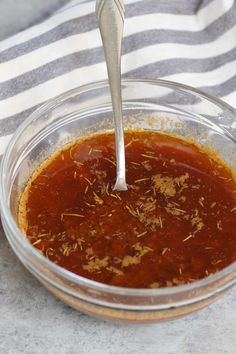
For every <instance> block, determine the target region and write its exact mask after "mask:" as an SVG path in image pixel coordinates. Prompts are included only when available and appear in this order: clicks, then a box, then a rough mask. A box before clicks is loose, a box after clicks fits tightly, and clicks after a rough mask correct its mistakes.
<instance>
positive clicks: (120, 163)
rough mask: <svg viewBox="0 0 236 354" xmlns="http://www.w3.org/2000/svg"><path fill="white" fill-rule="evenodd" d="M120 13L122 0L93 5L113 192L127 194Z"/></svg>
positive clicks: (122, 18)
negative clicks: (106, 98)
mask: <svg viewBox="0 0 236 354" xmlns="http://www.w3.org/2000/svg"><path fill="white" fill-rule="evenodd" d="M124 11H125V9H124V1H123V0H97V2H96V15H97V19H98V23H99V29H100V33H101V37H102V42H103V48H104V52H105V58H106V63H107V71H108V77H109V84H110V90H111V99H112V107H113V115H114V122H115V134H116V164H117V166H116V183H115V186H114V189H116V190H127V185H126V177H125V147H124V130H123V118H122V97H121V44H122V37H123V29H124Z"/></svg>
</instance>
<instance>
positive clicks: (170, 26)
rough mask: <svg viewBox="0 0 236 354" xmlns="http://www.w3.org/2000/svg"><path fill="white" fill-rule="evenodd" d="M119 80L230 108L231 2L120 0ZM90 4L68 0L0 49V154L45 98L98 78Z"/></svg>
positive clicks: (234, 35) (235, 95) (234, 37)
mask: <svg viewBox="0 0 236 354" xmlns="http://www.w3.org/2000/svg"><path fill="white" fill-rule="evenodd" d="M125 4H126V22H125V32H124V41H123V57H122V72H123V76H124V77H146V78H166V79H169V80H174V81H178V82H182V83H185V84H188V85H191V86H195V87H198V88H201V89H203V90H205V91H206V92H208V93H211V94H213V95H215V96H218V97H221V98H223V99H225V100H226V101H227V102H229V103H231V104H232V105H234V106H236V90H235V88H236V23H235V18H236V4H235V1H234V0H202V1H201V0H189V1H185V0H173V1H166V0H159V1H156V0H145V1H144V0H126V1H125ZM94 5H95V1H92V0H84V1H81V0H80V1H79V0H76V1H71V2H70V3H68V4H67V5H66V6H64V7H63V8H61V9H60V10H58V11H57V12H56V13H55V14H54V15H53V16H52V17H51V18H49V19H47V20H45V21H44V22H43V23H41V24H38V25H36V26H34V27H31V28H30V29H27V30H25V31H23V32H21V33H18V34H17V35H15V36H12V37H11V38H8V39H6V40H4V41H2V42H0V155H1V154H2V153H3V152H4V149H5V146H6V144H7V142H8V141H9V139H10V138H11V136H12V134H13V133H14V131H15V129H16V128H17V127H18V126H19V124H20V123H21V122H23V120H24V119H25V118H26V117H27V116H28V115H29V114H30V113H31V112H32V111H33V110H35V109H36V108H37V107H39V106H40V105H41V104H42V103H44V102H46V101H47V100H48V99H50V98H53V97H56V96H57V95H59V94H61V93H63V92H66V91H67V90H70V89H72V88H75V87H77V86H80V85H83V84H86V83H89V82H91V81H97V80H101V79H105V78H106V76H107V75H106V68H105V63H104V56H103V51H102V47H101V39H100V35H99V32H98V29H97V21H96V18H95V14H94Z"/></svg>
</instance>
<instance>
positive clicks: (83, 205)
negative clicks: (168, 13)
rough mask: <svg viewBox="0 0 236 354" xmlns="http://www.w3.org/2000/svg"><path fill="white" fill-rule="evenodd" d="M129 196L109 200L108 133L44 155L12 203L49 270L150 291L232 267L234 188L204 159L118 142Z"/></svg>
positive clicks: (184, 146)
mask: <svg viewBox="0 0 236 354" xmlns="http://www.w3.org/2000/svg"><path fill="white" fill-rule="evenodd" d="M125 141H126V161H127V183H128V186H129V190H128V191H126V192H116V191H113V190H112V186H113V185H114V182H115V176H116V166H115V144H114V135H113V134H112V133H104V134H97V135H92V136H90V137H88V138H86V139H84V140H81V141H78V142H75V143H74V144H73V145H70V146H68V147H66V148H65V149H64V150H62V151H60V152H58V153H57V154H55V155H53V156H52V157H51V158H50V159H49V160H48V161H46V162H45V163H44V164H43V165H42V166H41V168H40V169H39V170H38V171H36V172H35V174H34V175H33V176H32V178H31V180H30V181H29V183H28V185H27V187H26V189H25V191H24V193H23V195H22V198H21V202H20V208H19V224H20V227H21V228H22V229H23V230H24V232H25V233H26V235H27V238H28V239H29V241H30V242H31V243H32V244H33V245H34V247H36V248H37V249H39V250H40V251H41V252H42V253H43V254H44V255H45V256H46V257H48V258H49V259H50V260H51V261H53V262H55V263H57V264H58V265H60V266H62V267H64V268H66V269H68V270H70V271H71V272H74V273H76V274H79V275H82V276H84V277H86V278H90V279H93V280H96V281H99V282H102V283H107V284H111V285H116V286H122V287H131V288H158V287H165V286H174V285H179V284H185V283H189V282H192V281H195V280H197V279H200V278H203V277H206V276H208V275H210V274H212V273H214V272H216V271H218V270H220V269H222V268H224V267H225V266H227V265H229V264H230V263H232V262H233V261H235V260H236V235H235V230H236V217H235V213H236V183H235V181H234V178H233V176H232V172H231V171H230V170H229V169H228V168H227V167H226V166H225V165H224V164H223V162H222V163H221V161H220V160H217V159H216V157H214V155H213V154H209V153H207V152H206V151H203V150H201V149H200V147H198V146H196V145H194V144H191V143H189V142H187V141H184V140H181V139H178V138H175V137H172V136H168V135H163V134H158V133H155V132H144V131H130V132H126V134H125Z"/></svg>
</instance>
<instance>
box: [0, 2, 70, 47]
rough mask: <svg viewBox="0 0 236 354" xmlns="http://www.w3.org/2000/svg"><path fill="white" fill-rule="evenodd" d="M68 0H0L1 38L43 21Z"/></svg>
mask: <svg viewBox="0 0 236 354" xmlns="http://www.w3.org/2000/svg"><path fill="white" fill-rule="evenodd" d="M67 2H68V0H0V40H2V39H4V38H7V37H9V36H11V35H12V34H14V33H17V32H19V31H21V30H24V29H25V28H27V27H28V26H31V25H33V24H36V23H38V22H40V21H42V20H43V19H44V18H45V17H47V16H49V15H50V14H51V13H52V12H53V11H55V10H57V9H58V8H59V7H60V6H62V5H64V4H66V3H67Z"/></svg>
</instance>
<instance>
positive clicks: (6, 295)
mask: <svg viewBox="0 0 236 354" xmlns="http://www.w3.org/2000/svg"><path fill="white" fill-rule="evenodd" d="M235 323H236V288H235V289H232V290H231V291H230V292H229V293H227V294H225V296H224V297H223V298H221V299H220V300H218V301H217V302H216V303H214V304H213V305H211V306H210V307H208V308H206V309H204V310H202V311H200V312H198V313H195V314H192V315H190V316H189V317H185V318H182V319H179V320H177V321H174V322H167V323H161V324H152V325H125V324H115V323H111V322H105V321H102V320H99V319H95V318H92V317H89V316H87V315H84V314H82V313H79V312H77V311H75V310H73V309H71V308H70V307H68V306H67V305H65V304H63V303H62V302H61V301H59V300H57V299H56V298H54V297H53V296H52V295H51V294H50V293H49V292H48V291H47V290H46V289H44V288H43V287H42V286H41V285H40V284H39V283H38V281H37V280H36V279H34V278H33V276H32V275H31V274H30V273H29V272H28V271H27V270H26V269H25V268H24V267H23V266H22V265H21V264H20V262H19V261H18V260H17V258H16V257H15V255H14V254H13V252H12V250H11V249H10V246H9V245H8V242H7V240H6V238H5V236H4V233H3V231H0V353H1V354H18V353H23V354H42V353H45V354H54V353H55V354H141V353H142V354H206V353H207V354H234V353H235V348H236V326H235Z"/></svg>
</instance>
